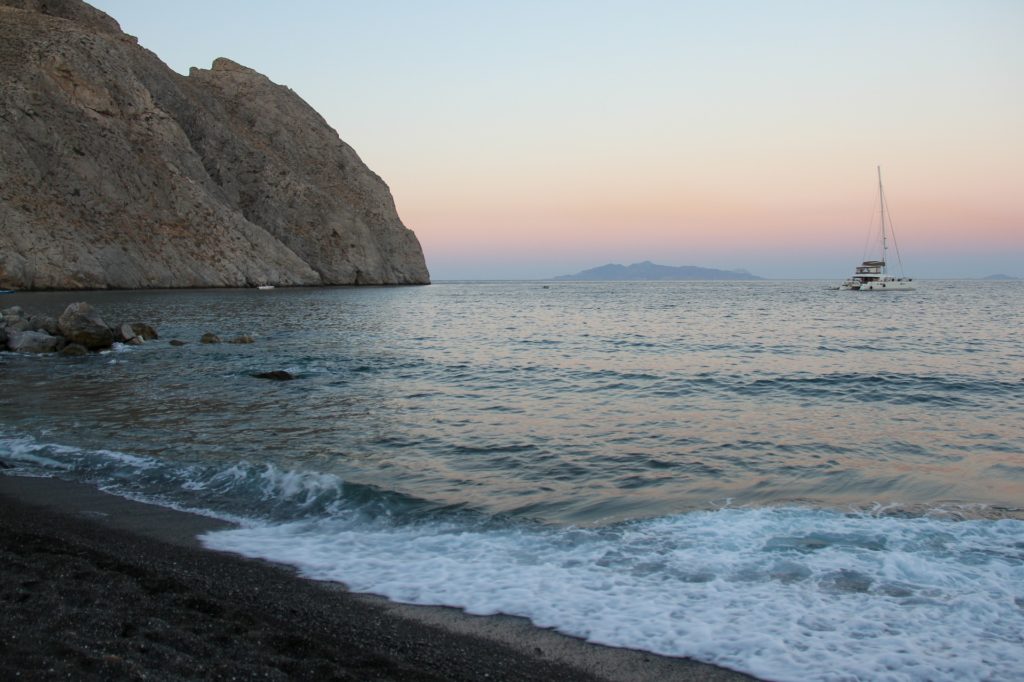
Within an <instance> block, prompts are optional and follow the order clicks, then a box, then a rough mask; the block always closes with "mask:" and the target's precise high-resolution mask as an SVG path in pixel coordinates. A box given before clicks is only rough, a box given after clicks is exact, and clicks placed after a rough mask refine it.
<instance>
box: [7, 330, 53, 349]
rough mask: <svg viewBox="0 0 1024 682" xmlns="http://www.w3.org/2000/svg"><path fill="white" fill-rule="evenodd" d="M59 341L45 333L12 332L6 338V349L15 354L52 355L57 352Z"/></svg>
mask: <svg viewBox="0 0 1024 682" xmlns="http://www.w3.org/2000/svg"><path fill="white" fill-rule="evenodd" d="M61 341H62V339H61V338H60V337H57V336H50V335H49V334H47V333H46V332H32V331H22V332H14V333H13V334H11V335H10V336H8V337H7V348H8V349H10V350H12V351H14V352H16V353H53V352H55V351H57V350H59V348H60V346H61Z"/></svg>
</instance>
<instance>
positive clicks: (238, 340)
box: [228, 334, 256, 343]
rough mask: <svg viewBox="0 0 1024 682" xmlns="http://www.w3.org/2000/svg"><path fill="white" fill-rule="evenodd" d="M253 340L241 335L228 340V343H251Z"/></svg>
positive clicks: (246, 335)
mask: <svg viewBox="0 0 1024 682" xmlns="http://www.w3.org/2000/svg"><path fill="white" fill-rule="evenodd" d="M255 340H256V339H254V338H252V337H251V336H249V335H248V334H241V335H239V336H236V337H235V338H233V339H228V343H253V342H254V341H255Z"/></svg>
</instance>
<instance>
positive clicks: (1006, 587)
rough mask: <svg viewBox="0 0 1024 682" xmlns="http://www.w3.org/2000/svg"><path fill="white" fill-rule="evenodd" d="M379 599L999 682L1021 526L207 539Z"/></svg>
mask: <svg viewBox="0 0 1024 682" xmlns="http://www.w3.org/2000/svg"><path fill="white" fill-rule="evenodd" d="M202 541H203V542H204V544H205V545H206V546H208V547H210V548H213V549H218V550H223V551H231V552H236V553H239V554H243V555H245V556H250V557H259V558H263V559H268V560H271V561H277V562H281V563H286V564H290V565H293V566H295V567H297V568H298V569H299V571H300V572H301V573H302V574H303V575H304V576H306V577H309V578H313V579H318V580H331V581H338V582H342V583H345V584H346V585H347V586H348V587H349V588H350V589H352V590H354V591H357V592H370V593H374V594H380V595H383V596H386V597H388V598H390V599H392V600H394V601H399V602H406V603H413V604H435V605H447V606H456V607H460V608H462V609H464V610H465V611H467V612H468V613H472V614H479V615H489V614H496V613H504V614H510V615H517V616H523V617H526V618H529V619H530V620H531V621H533V622H534V623H535V624H536V625H538V626H540V627H545V628H555V629H557V630H559V631H561V632H563V633H565V634H569V635H573V636H577V637H581V638H585V639H587V640H589V641H592V642H596V643H600V644H605V645H610V646H618V647H628V648H635V649H642V650H647V651H651V652H654V653H658V654H665V655H670V656H688V657H692V658H696V659H698V660H702V661H707V662H711V663H715V664H718V665H722V666H726V667H729V668H733V669H736V670H741V671H744V672H748V673H750V674H753V675H757V676H760V677H765V678H770V679H779V680H807V679H889V680H917V679H921V680H924V679H928V680H960V679H1011V678H1012V677H1014V676H1015V675H1016V674H1018V673H1019V672H1020V670H1022V669H1024V646H1022V644H1024V642H1022V637H1021V633H1022V632H1024V588H1022V587H1021V586H1022V585H1024V522H1021V521H1015V520H1001V521H959V522H954V521H949V520H940V519H935V518H922V517H919V518H900V517H891V516H878V515H872V514H863V513H858V514H844V513H839V512H835V511H827V510H810V509H801V508H761V509H723V510H718V511H709V512H693V513H689V514H683V515H677V516H671V517H666V518H661V519H654V520H649V521H642V522H631V523H627V524H622V525H618V526H613V527H608V528H600V529H579V528H550V527H536V526H528V525H523V524H509V525H507V526H506V527H504V528H493V527H492V528H478V527H473V526H467V525H466V524H464V523H457V522H443V523H442V522H432V523H414V524H395V525H388V526H384V527H381V526H367V525H364V524H361V523H358V522H353V520H352V519H351V518H345V517H339V518H331V519H320V520H316V521H306V522H295V523H288V524H266V525H260V526H254V527H250V528H242V529H237V530H228V531H220V532H214V533H209V534H207V535H205V536H204V537H203V538H202Z"/></svg>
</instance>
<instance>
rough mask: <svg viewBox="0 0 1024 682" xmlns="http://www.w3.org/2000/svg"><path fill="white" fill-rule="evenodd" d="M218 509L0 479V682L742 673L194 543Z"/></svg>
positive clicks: (52, 482)
mask: <svg viewBox="0 0 1024 682" xmlns="http://www.w3.org/2000/svg"><path fill="white" fill-rule="evenodd" d="M228 525H229V524H227V523H225V522H224V521H220V520H216V519H211V518H207V517H204V516H198V515H195V514H189V513H184V512H180V511H175V510H171V509H167V508H164V507H158V506H154V505H148V504H142V503H139V502H134V501H131V500H126V499H123V498H120V497H115V496H113V495H108V494H106V493H103V492H101V491H98V490H96V489H94V488H92V487H89V486H86V485H83V484H78V483H70V482H66V481H60V480H56V479H45V478H22V477H14V476H3V475H0V677H2V678H3V679H14V678H16V677H19V676H20V677H21V678H23V679H155V680H174V679H246V680H248V679H317V680H325V679H337V680H486V679H492V680H744V679H751V678H748V677H746V676H743V675H740V674H738V673H734V672H731V671H728V670H724V669H722V668H718V667H715V666H711V665H707V664H703V663H697V662H695V661H691V660H687V659H677V658H668V657H662V656H655V655H652V654H646V653H643V652H636V651H629V650H624V649H614V648H610V647H603V646H599V645H594V644H588V643H586V642H583V641H581V640H578V639H574V638H571V637H566V636H563V635H560V634H558V633H555V632H552V631H549V630H542V629H540V628H536V627H534V626H532V625H531V624H529V622H527V621H525V620H523V619H519V618H511V617H505V616H497V617H478V616H469V615H466V614H464V613H462V612H461V611H458V610H456V609H449V608H440V607H418V606H409V605H402V604H394V603H391V602H388V601H386V600H384V599H382V598H379V597H373V596H369V595H359V594H353V593H350V592H348V591H346V590H345V589H344V588H343V587H342V586H340V585H337V584H331V583H321V582H316V581H312V580H306V579H303V578H300V577H298V576H297V575H296V574H295V572H294V571H293V570H292V569H290V568H287V567H283V566H278V565H275V564H270V563H267V562H262V561H254V560H251V559H244V558H242V557H238V556H235V555H231V554H225V553H220V552H214V551H210V550H206V549H203V548H202V547H201V545H200V544H199V542H198V541H197V540H196V536H197V535H198V534H200V533H202V532H205V531H207V530H212V529H216V528H223V527H226V526H228Z"/></svg>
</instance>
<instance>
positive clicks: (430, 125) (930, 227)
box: [93, 0, 1024, 280]
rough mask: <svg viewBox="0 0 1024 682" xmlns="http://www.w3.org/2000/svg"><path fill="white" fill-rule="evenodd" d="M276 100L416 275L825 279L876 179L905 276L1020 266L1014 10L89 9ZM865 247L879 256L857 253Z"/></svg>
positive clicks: (693, 6) (198, 4) (1020, 121)
mask: <svg viewBox="0 0 1024 682" xmlns="http://www.w3.org/2000/svg"><path fill="white" fill-rule="evenodd" d="M93 4H94V5H95V6H97V7H99V8H100V9H102V10H104V11H105V12H107V13H108V14H110V15H112V16H113V17H114V18H115V19H117V20H118V21H119V22H120V23H121V26H122V28H123V29H124V30H125V31H126V32H128V33H131V34H133V35H136V36H138V38H139V40H140V42H141V43H142V45H143V46H145V47H147V48H149V49H150V50H153V51H154V52H156V53H157V54H158V55H159V56H160V57H161V58H162V59H163V60H164V61H165V62H166V63H167V64H168V65H169V66H171V67H172V68H173V69H175V70H176V71H179V72H181V73H187V72H188V69H189V67H191V66H200V67H202V68H209V66H210V63H211V62H212V61H213V59H215V58H216V57H222V56H223V57H228V58H230V59H233V60H234V61H237V62H240V63H242V64H245V65H246V66H249V67H252V68H254V69H256V70H257V71H260V72H261V73H264V74H266V75H267V76H268V77H270V78H271V79H272V80H273V81H275V82H277V83H281V84H284V85H287V86H289V87H291V88H292V89H293V90H295V91H296V92H298V94H299V95H300V96H302V97H303V98H304V99H306V100H307V101H308V102H309V103H310V104H311V105H313V107H315V108H316V109H317V110H318V111H319V112H320V113H321V114H322V115H323V116H324V118H326V119H327V121H328V122H329V123H330V124H331V125H332V126H333V127H334V128H335V129H337V131H338V133H339V134H340V136H341V137H342V139H344V140H345V141H346V142H348V143H349V144H351V145H352V146H353V147H354V148H355V149H356V151H357V152H358V153H359V155H360V156H361V157H362V159H363V160H364V161H365V162H366V163H367V164H368V165H369V166H370V168H372V169H373V170H374V171H376V172H377V173H378V174H379V175H381V176H382V177H383V178H384V179H385V181H386V182H387V183H388V184H389V185H390V187H391V190H392V193H393V194H394V196H395V201H396V203H397V205H398V211H399V214H400V215H401V217H402V219H403V221H404V222H405V224H406V225H407V226H408V227H410V228H412V229H413V230H415V232H416V234H417V235H418V236H419V238H420V241H421V243H422V244H423V247H424V251H425V252H426V256H427V263H428V266H429V267H430V270H431V275H432V277H433V278H434V279H435V280H445V279H503V278H538V277H540V278H542V277H550V276H553V275H558V274H564V273H570V272H576V271H578V270H582V269H584V268H589V267H593V266H597V265H601V264H604V263H608V262H618V263H632V262H635V261H641V260H652V261H655V262H657V263H663V264H668V265H700V266H706V267H718V268H724V269H734V268H745V269H747V270H750V271H751V272H754V273H756V274H759V275H762V276H766V277H773V278H790V277H793V278H825V279H841V278H843V277H845V276H847V275H849V274H851V273H852V268H853V266H854V265H855V264H856V263H857V262H859V261H860V260H861V258H862V257H863V256H864V255H865V254H864V245H865V241H866V239H867V236H868V233H869V231H870V229H871V226H872V220H873V218H874V212H875V210H876V201H877V184H876V183H877V180H876V176H875V167H876V165H881V166H882V173H883V179H884V180H885V187H886V193H887V195H888V198H889V206H890V211H891V214H892V218H893V220H894V223H895V226H896V235H897V239H898V243H899V246H900V249H901V252H902V257H903V263H904V266H905V269H906V272H907V274H908V275H914V276H918V277H932V278H943V277H973V276H983V275H988V274H992V273H1007V274H1012V275H1018V276H1024V2H1022V1H1021V0H962V1H950V0H888V1H884V2H875V1H871V0H860V1H858V2H838V1H836V2H831V1H828V0H805V1H790V2H786V1H774V2H766V1H763V0H757V1H744V0H732V1H730V0H721V1H714V0H707V1H700V2H683V1H682V0H676V1H652V0H633V1H630V2H626V1H622V2H606V1H601V0H587V1H568V0H565V1H557V0H545V1H532V0H516V1H514V2H481V1H479V0H472V1H455V0H436V1H426V0H420V1H417V0H380V1H374V2H366V1H364V0H360V1H358V2H356V1H351V2H350V1H330V0H319V1H317V0H292V1H291V2H287V3H284V2H271V1H270V0H201V1H200V0H176V1H175V2H139V0H94V2H93ZM869 255H870V254H869Z"/></svg>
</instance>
